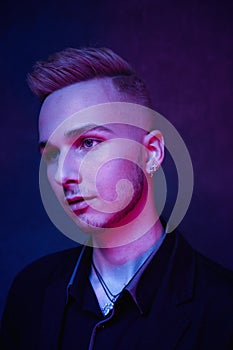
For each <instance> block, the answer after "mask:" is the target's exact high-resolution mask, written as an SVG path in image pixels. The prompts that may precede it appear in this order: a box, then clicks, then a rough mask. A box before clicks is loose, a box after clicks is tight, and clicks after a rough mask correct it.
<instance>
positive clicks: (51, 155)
mask: <svg viewBox="0 0 233 350" xmlns="http://www.w3.org/2000/svg"><path fill="white" fill-rule="evenodd" d="M42 156H43V158H44V159H45V160H46V162H51V163H52V162H56V161H57V159H58V157H59V151H58V150H57V149H51V150H44V152H43V153H42Z"/></svg>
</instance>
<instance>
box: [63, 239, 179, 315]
mask: <svg viewBox="0 0 233 350" xmlns="http://www.w3.org/2000/svg"><path fill="white" fill-rule="evenodd" d="M168 236H169V237H168ZM171 236H172V237H173V235H170V234H166V233H164V234H162V236H161V237H160V238H159V240H158V241H157V242H156V243H155V245H154V246H153V248H152V254H151V255H149V258H148V260H147V261H146V263H145V264H144V265H143V267H142V268H141V269H140V271H139V273H138V274H136V276H135V277H134V278H133V280H132V281H131V282H130V283H129V284H128V286H127V287H126V288H125V292H128V293H129V294H130V295H131V297H132V299H133V301H134V302H135V304H136V306H137V307H138V309H139V311H140V313H141V314H143V313H145V312H147V310H148V308H149V306H150V304H151V302H152V299H153V297H154V295H155V294H156V292H157V289H158V288H159V285H160V283H161V280H162V277H163V275H164V273H165V270H166V266H167V263H168V260H169V257H170V255H171V251H172V240H174V239H172V237H171ZM91 259H92V247H89V246H83V248H82V250H81V253H80V255H79V258H78V260H77V263H76V265H75V268H74V270H73V273H72V275H71V278H70V280H69V283H68V285H67V299H66V302H67V303H68V302H69V299H70V297H71V298H74V299H75V300H76V301H77V302H79V303H80V304H82V302H83V300H84V297H85V296H84V290H85V286H86V285H87V283H89V278H88V277H89V274H90V268H91Z"/></svg>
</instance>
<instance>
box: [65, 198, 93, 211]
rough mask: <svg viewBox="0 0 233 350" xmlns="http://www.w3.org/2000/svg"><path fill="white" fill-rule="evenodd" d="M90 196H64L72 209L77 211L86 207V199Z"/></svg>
mask: <svg viewBox="0 0 233 350" xmlns="http://www.w3.org/2000/svg"><path fill="white" fill-rule="evenodd" d="M88 199H91V198H85V199H84V198H83V197H81V196H67V197H66V198H65V201H66V203H68V205H69V207H70V209H71V210H72V211H79V210H82V209H85V208H87V207H88V203H87V200H88Z"/></svg>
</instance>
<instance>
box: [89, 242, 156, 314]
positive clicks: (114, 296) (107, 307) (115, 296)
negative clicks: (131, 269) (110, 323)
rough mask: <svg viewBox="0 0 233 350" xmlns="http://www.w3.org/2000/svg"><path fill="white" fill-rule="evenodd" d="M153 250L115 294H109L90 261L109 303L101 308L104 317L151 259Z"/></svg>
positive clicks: (109, 291)
mask: <svg viewBox="0 0 233 350" xmlns="http://www.w3.org/2000/svg"><path fill="white" fill-rule="evenodd" d="M153 252H154V249H153V250H152V252H151V253H150V254H149V255H148V256H147V258H146V259H145V260H144V261H143V263H142V264H141V265H140V266H139V267H138V269H137V270H136V272H135V273H134V274H133V276H132V277H131V278H130V280H129V281H128V282H127V284H124V287H123V288H122V289H121V291H120V292H118V293H117V294H113V293H112V292H111V290H110V289H109V288H108V286H107V284H106V282H105V281H104V279H103V277H102V276H101V273H100V272H99V270H98V269H97V267H96V266H95V264H94V261H93V260H92V263H91V264H92V267H93V269H94V271H95V274H96V277H97V278H98V280H99V282H100V284H101V286H102V288H103V291H104V293H105V295H106V296H107V298H108V300H109V301H110V302H109V303H106V304H105V305H104V307H102V308H101V311H102V313H103V315H104V316H107V314H108V313H109V312H110V311H111V310H112V309H113V307H114V303H115V302H116V300H117V299H118V297H119V296H120V295H121V293H122V292H123V290H124V289H125V287H127V286H128V285H129V284H130V282H131V281H132V280H133V279H134V277H135V276H136V275H137V274H138V272H139V271H140V270H141V268H142V267H143V266H144V265H145V263H146V262H147V261H148V260H149V258H150V257H151V255H152V254H153Z"/></svg>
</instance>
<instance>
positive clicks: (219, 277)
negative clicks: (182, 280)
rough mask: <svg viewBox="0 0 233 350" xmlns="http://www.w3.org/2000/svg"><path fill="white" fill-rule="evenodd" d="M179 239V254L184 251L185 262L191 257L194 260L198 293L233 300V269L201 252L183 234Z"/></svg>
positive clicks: (195, 282) (195, 283)
mask: <svg viewBox="0 0 233 350" xmlns="http://www.w3.org/2000/svg"><path fill="white" fill-rule="evenodd" d="M178 240H179V243H178V245H179V246H180V248H179V249H178V250H177V251H179V255H181V253H182V252H183V254H182V256H180V259H183V264H185V263H186V262H187V261H188V260H189V259H191V260H192V261H193V266H194V269H193V271H194V275H193V277H194V285H195V289H196V293H197V294H198V292H202V293H203V291H204V292H205V294H206V295H207V296H208V297H213V298H214V297H215V296H216V297H217V296H218V297H219V295H220V296H225V299H228V300H230V299H231V300H232V302H233V297H232V296H233V271H232V270H230V269H227V268H226V267H224V266H222V265H221V264H219V263H217V262H215V261H213V260H212V259H210V258H208V257H206V256H204V255H203V254H201V253H200V252H199V251H198V250H196V249H194V248H193V247H192V246H191V245H190V244H189V243H188V242H187V241H186V240H185V238H184V237H183V236H182V235H179V236H178ZM190 257H191V258H190Z"/></svg>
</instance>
